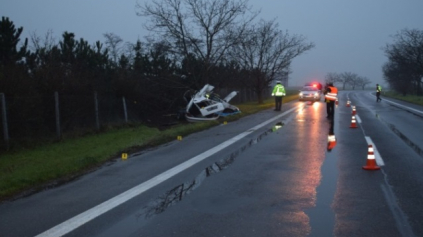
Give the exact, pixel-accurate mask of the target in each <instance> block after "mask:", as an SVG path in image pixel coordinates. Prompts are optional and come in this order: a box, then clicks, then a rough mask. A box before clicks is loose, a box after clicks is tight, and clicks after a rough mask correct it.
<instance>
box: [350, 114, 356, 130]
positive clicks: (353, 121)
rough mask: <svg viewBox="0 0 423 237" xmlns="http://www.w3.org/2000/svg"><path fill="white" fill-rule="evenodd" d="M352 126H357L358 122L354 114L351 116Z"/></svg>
mask: <svg viewBox="0 0 423 237" xmlns="http://www.w3.org/2000/svg"><path fill="white" fill-rule="evenodd" d="M350 128H357V123H356V121H355V116H354V115H353V116H352V118H351V126H350Z"/></svg>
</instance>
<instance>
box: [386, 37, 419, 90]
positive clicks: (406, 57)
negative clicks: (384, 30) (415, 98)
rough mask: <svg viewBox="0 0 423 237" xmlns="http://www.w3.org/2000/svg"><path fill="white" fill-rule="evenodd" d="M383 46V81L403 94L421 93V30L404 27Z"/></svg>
mask: <svg viewBox="0 0 423 237" xmlns="http://www.w3.org/2000/svg"><path fill="white" fill-rule="evenodd" d="M393 38H394V43H392V44H387V45H386V47H385V48H384V50H385V54H386V56H387V57H388V62H386V63H385V64H384V65H383V74H384V79H385V81H386V82H387V83H388V84H389V86H390V87H391V88H392V89H393V90H395V91H397V92H399V93H402V94H403V95H407V94H415V95H423V88H422V86H423V84H422V79H423V30H417V29H411V30H410V29H404V30H402V31H400V32H399V33H397V34H396V35H394V36H393Z"/></svg>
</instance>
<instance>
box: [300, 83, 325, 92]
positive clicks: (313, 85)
mask: <svg viewBox="0 0 423 237" xmlns="http://www.w3.org/2000/svg"><path fill="white" fill-rule="evenodd" d="M306 86H312V87H316V88H317V89H319V90H322V89H323V86H322V84H320V83H319V82H307V83H306V84H304V87H306Z"/></svg>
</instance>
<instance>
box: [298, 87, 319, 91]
mask: <svg viewBox="0 0 423 237" xmlns="http://www.w3.org/2000/svg"><path fill="white" fill-rule="evenodd" d="M301 90H302V91H318V90H319V89H318V88H316V87H313V86H304V87H303V88H301Z"/></svg>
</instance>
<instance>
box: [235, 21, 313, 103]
mask: <svg viewBox="0 0 423 237" xmlns="http://www.w3.org/2000/svg"><path fill="white" fill-rule="evenodd" d="M278 28H279V25H278V24H277V23H275V21H274V20H273V21H264V20H261V21H260V22H259V23H258V24H257V25H253V26H251V27H249V29H248V31H247V34H245V36H244V38H243V39H242V42H241V43H240V44H238V45H235V46H234V47H233V48H232V50H230V55H231V59H232V60H233V61H236V62H238V64H239V65H241V67H242V68H243V69H245V70H247V71H250V72H252V73H251V77H252V78H251V79H252V80H245V81H244V83H248V84H247V86H248V87H250V88H253V89H254V91H255V92H256V93H257V97H258V100H259V103H262V102H263V92H264V90H265V89H266V88H267V87H268V86H269V85H270V84H271V82H272V81H273V80H275V79H276V78H277V77H281V78H284V77H287V75H288V74H289V66H290V64H291V62H292V60H293V59H294V58H295V57H297V56H298V55H300V54H302V53H304V52H305V51H307V50H310V49H311V48H313V47H314V44H313V43H306V42H305V38H304V37H302V36H299V35H292V36H291V35H289V34H288V32H283V31H281V30H279V29H278Z"/></svg>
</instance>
